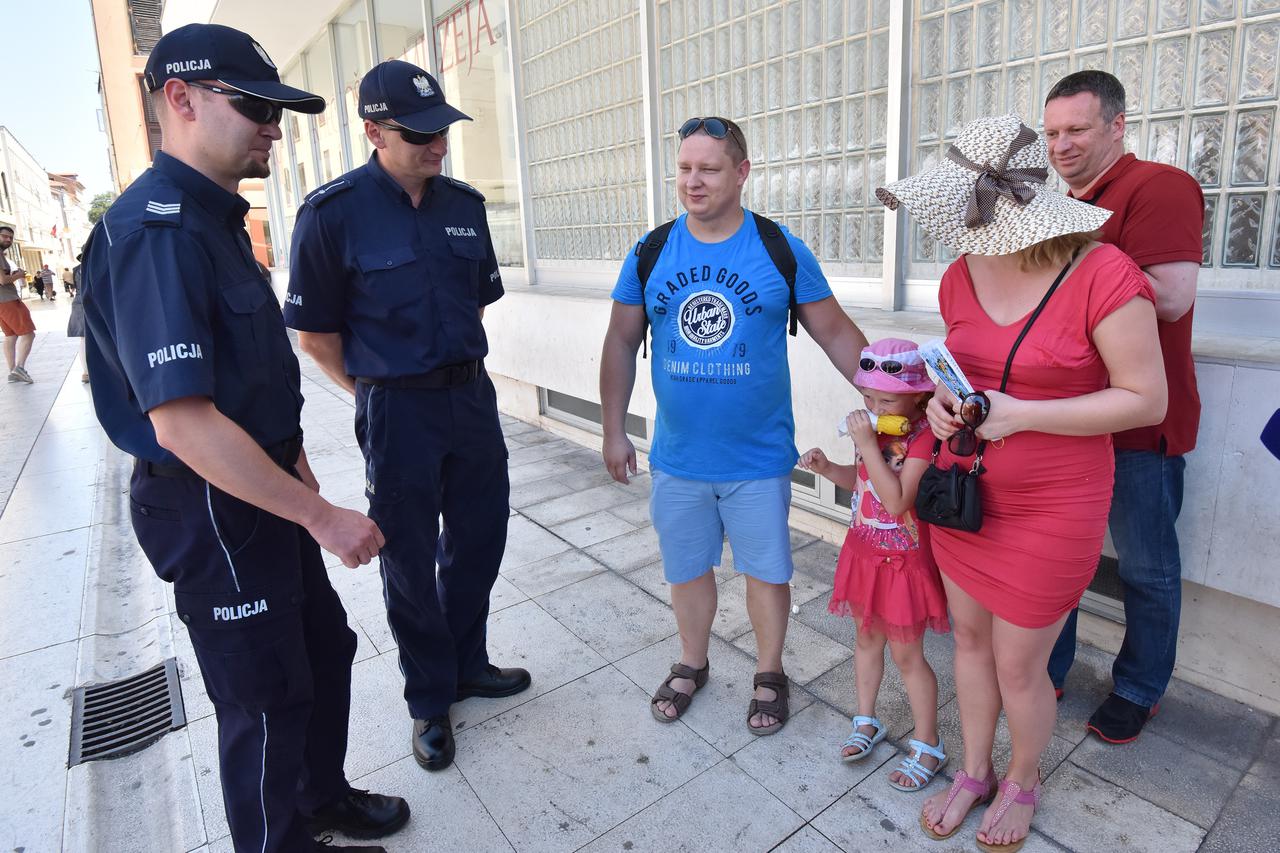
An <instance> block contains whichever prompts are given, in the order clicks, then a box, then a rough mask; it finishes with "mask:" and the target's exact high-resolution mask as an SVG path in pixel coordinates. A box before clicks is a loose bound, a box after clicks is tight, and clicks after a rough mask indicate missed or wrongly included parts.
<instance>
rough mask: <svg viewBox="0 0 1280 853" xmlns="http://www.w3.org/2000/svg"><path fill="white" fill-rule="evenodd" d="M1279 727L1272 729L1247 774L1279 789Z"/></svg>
mask: <svg viewBox="0 0 1280 853" xmlns="http://www.w3.org/2000/svg"><path fill="white" fill-rule="evenodd" d="M1278 732H1280V725H1278V726H1277V727H1273V728H1272V730H1271V736H1270V737H1269V738H1267V741H1266V743H1265V744H1263V747H1262V750H1261V751H1260V752H1259V753H1258V757H1257V759H1256V760H1255V761H1254V762H1253V765H1252V766H1250V768H1249V773H1250V774H1251V775H1253V776H1257V777H1259V778H1260V779H1263V780H1265V781H1267V782H1269V783H1271V784H1272V785H1274V786H1275V787H1276V788H1277V789H1280V733H1278Z"/></svg>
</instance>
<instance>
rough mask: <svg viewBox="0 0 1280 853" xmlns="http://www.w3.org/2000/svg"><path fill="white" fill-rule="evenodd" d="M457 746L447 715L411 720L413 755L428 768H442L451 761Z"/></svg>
mask: <svg viewBox="0 0 1280 853" xmlns="http://www.w3.org/2000/svg"><path fill="white" fill-rule="evenodd" d="M456 751H457V746H456V745H455V744H454V742H453V724H452V723H450V722H449V718H448V717H432V718H431V719H429V720H414V721H413V757H414V758H415V759H417V761H418V763H419V764H421V765H422V766H423V767H425V768H427V769H428V770H443V769H445V768H446V767H448V766H449V765H450V764H452V763H453V755H454V753H455V752H456Z"/></svg>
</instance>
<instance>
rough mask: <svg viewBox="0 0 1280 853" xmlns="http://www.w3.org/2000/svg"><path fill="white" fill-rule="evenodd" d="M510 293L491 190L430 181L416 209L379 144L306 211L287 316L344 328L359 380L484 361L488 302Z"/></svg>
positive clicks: (297, 322) (302, 325)
mask: <svg viewBox="0 0 1280 853" xmlns="http://www.w3.org/2000/svg"><path fill="white" fill-rule="evenodd" d="M501 296H502V279H501V277H500V275H499V273H498V259H497V257H496V256H495V254H494V251H493V241H492V240H491V239H490V237H489V225H488V222H487V221H486V219H485V210H484V196H482V195H481V194H480V193H479V192H478V191H477V190H475V189H473V188H472V187H470V186H468V185H467V184H464V183H461V182H460V181H454V180H453V179H451V178H447V177H444V176H438V177H435V178H431V179H430V180H429V181H428V182H427V189H426V193H425V194H424V195H423V198H422V201H421V203H420V204H419V205H418V207H417V208H415V207H414V206H413V203H412V202H411V201H410V199H409V194H408V193H406V192H405V191H404V190H403V189H402V188H401V187H400V185H399V184H397V183H396V182H395V180H394V179H393V178H392V177H391V176H390V175H388V174H387V172H386V170H384V169H383V168H382V166H381V165H380V164H379V163H378V155H377V153H376V152H375V153H374V155H373V156H372V157H370V158H369V162H368V163H367V164H365V165H364V166H361V167H360V168H358V169H353V170H352V171H350V172H348V173H347V174H345V175H343V176H342V177H340V178H338V179H336V180H334V181H330V182H329V183H327V184H325V185H324V186H321V187H319V188H317V189H316V190H314V191H313V192H312V193H311V194H310V195H308V196H307V197H306V199H305V200H304V202H303V204H302V207H301V208H299V210H298V219H297V223H296V224H295V226H294V230H293V251H292V259H291V264H290V272H289V294H288V296H286V297H285V306H284V318H285V323H286V324H288V325H289V326H290V327H291V328H294V329H298V330H299V331H304V332H328V333H333V332H340V333H341V334H342V350H343V357H344V361H345V366H346V371H347V373H348V375H350V376H366V377H370V378H374V379H388V378H392V377H396V376H412V375H416V374H421V373H428V372H430V371H432V370H435V369H436V368H438V367H442V366H444V365H448V364H459V363H462V362H468V361H477V360H479V359H482V358H484V357H485V355H486V354H487V353H488V351H489V344H488V342H487V341H486V339H485V335H484V326H483V325H481V323H480V308H481V307H483V306H485V305H488V304H489V303H491V302H495V301H496V300H497V299H498V298H499V297H501Z"/></svg>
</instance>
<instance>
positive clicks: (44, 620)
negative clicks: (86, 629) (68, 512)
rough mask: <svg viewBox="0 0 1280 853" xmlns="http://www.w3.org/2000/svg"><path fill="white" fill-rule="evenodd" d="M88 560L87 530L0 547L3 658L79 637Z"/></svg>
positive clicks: (54, 534) (1, 653)
mask: <svg viewBox="0 0 1280 853" xmlns="http://www.w3.org/2000/svg"><path fill="white" fill-rule="evenodd" d="M6 517H7V516H6ZM88 558H89V529H88V528H81V529H79V530H70V531H66V532H63V533H53V534H50V535H48V536H36V537H33V538H31V539H23V540H20V541H18V542H10V543H8V544H5V545H0V601H3V602H6V606H5V608H4V618H3V619H0V658H2V657H9V656H11V655H17V654H22V653H23V652H29V651H31V650H33V649H38V648H42V647H44V646H51V645H55V644H57V643H65V642H67V641H68V640H74V639H76V638H77V637H79V636H80V606H81V603H82V602H81V599H82V596H83V594H84V577H85V567H86V564H87V561H88Z"/></svg>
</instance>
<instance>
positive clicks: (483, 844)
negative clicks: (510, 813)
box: [333, 756, 512, 853]
mask: <svg viewBox="0 0 1280 853" xmlns="http://www.w3.org/2000/svg"><path fill="white" fill-rule="evenodd" d="M352 784H353V785H354V786H356V787H357V788H365V789H367V790H370V791H373V792H375V793H379V794H394V795H396V796H400V797H404V798H405V800H406V801H407V802H408V803H409V823H408V824H406V825H405V827H404V829H401V830H400V831H399V832H397V833H396V834H395V835H390V836H387V837H385V838H380V839H378V840H377V841H376V842H369V841H361V840H358V839H351V838H348V837H347V836H345V835H343V834H342V833H340V832H335V833H333V836H334V844H335V845H339V844H342V843H344V842H346V843H350V844H370V843H377V844H380V845H382V846H383V847H385V848H387V851H388V853H400V851H403V853H410V852H411V851H412V853H419V851H422V853H433V852H434V851H439V853H456V851H459V850H462V849H465V850H467V851H468V853H471V851H475V853H498V851H508V853H509V851H510V850H511V849H512V847H511V845H510V844H508V843H507V839H506V838H504V837H503V835H502V830H500V829H498V825H497V824H496V823H494V822H493V818H491V817H489V813H488V811H486V810H485V807H484V804H483V803H481V802H480V800H479V798H478V797H476V795H475V792H474V791H472V790H471V787H470V786H469V785H468V784H467V780H466V779H464V778H463V776H462V773H461V772H460V771H459V770H458V768H457V767H456V766H452V767H448V768H446V769H445V770H441V771H438V772H428V771H426V770H423V769H422V768H421V767H419V766H418V762H417V761H415V760H414V759H413V757H412V756H409V757H407V758H403V759H401V760H400V761H397V762H396V763H394V764H390V765H388V766H386V767H383V768H381V769H379V770H376V771H374V772H373V773H370V774H369V775H367V776H362V777H360V778H359V779H353V780H352ZM463 839H465V845H464V844H463Z"/></svg>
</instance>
